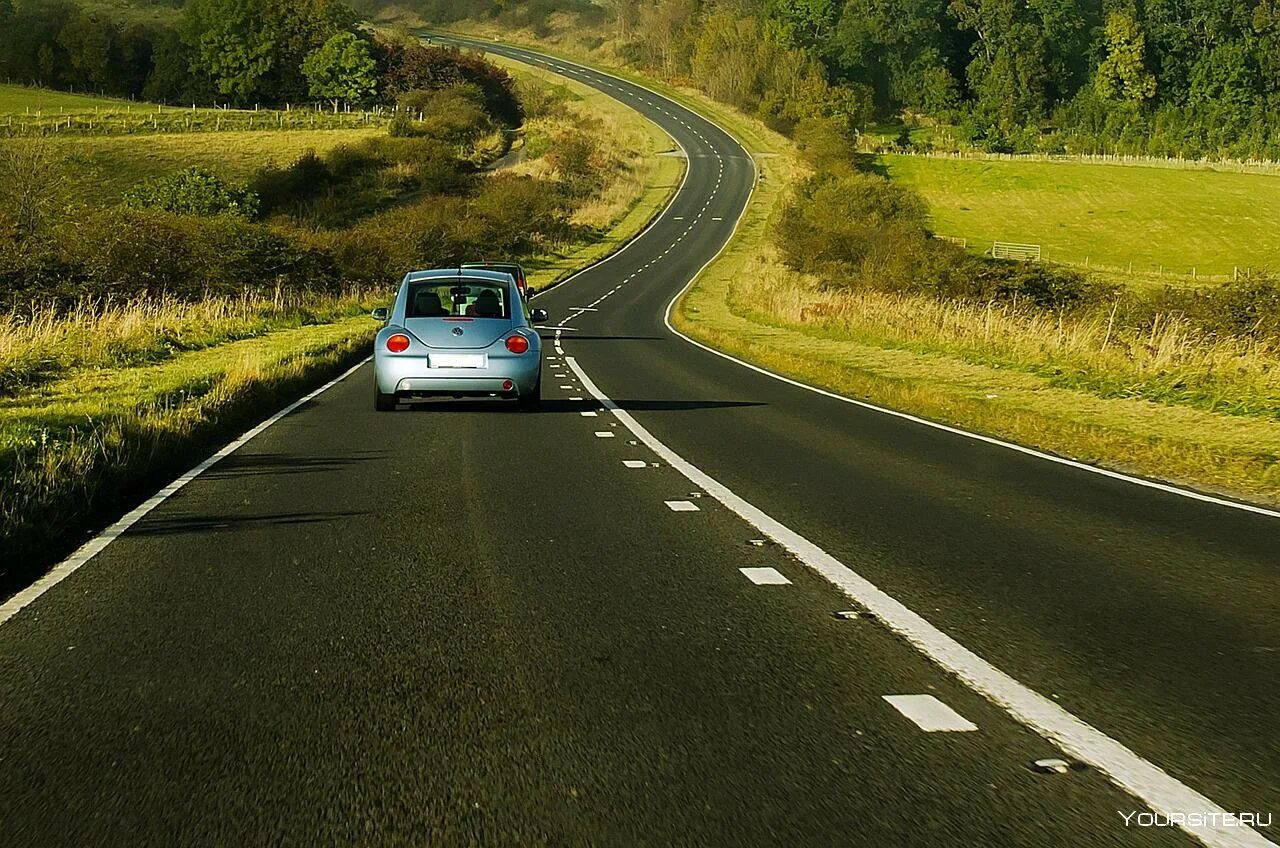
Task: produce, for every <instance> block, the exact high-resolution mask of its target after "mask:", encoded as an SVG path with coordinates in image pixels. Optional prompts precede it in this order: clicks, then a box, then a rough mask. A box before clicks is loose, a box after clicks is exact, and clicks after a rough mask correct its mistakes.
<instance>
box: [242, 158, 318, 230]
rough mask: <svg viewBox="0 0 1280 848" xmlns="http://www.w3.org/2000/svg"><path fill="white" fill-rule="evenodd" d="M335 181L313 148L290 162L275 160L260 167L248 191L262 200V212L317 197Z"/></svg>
mask: <svg viewBox="0 0 1280 848" xmlns="http://www.w3.org/2000/svg"><path fill="white" fill-rule="evenodd" d="M332 181H333V174H332V173H331V172H330V171H329V168H328V166H327V165H325V163H324V161H323V160H321V159H320V157H319V156H317V155H316V152H315V151H314V150H308V151H307V152H306V153H304V154H302V155H301V156H300V157H298V159H297V160H296V161H294V162H293V164H291V165H286V166H285V167H283V168H281V167H279V166H277V165H275V164H274V163H272V164H268V165H266V166H264V167H262V168H260V169H259V170H258V172H257V173H256V174H254V175H253V178H252V179H250V181H249V190H250V191H252V192H253V193H254V194H256V195H257V196H258V198H259V200H260V202H261V207H262V212H263V214H268V215H269V214H271V213H272V212H274V211H276V210H277V209H280V208H282V207H285V206H288V205H290V204H294V203H298V202H300V201H304V200H307V199H309V198H311V197H314V196H315V195H316V194H318V193H319V192H320V191H321V190H322V189H324V188H326V187H328V186H329V185H330V184H331V182H332Z"/></svg>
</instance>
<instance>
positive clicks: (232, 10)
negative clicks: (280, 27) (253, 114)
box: [183, 0, 275, 101]
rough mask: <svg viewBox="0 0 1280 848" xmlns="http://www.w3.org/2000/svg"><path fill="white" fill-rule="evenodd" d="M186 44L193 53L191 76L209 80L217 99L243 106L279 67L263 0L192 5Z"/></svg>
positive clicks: (201, 0)
mask: <svg viewBox="0 0 1280 848" xmlns="http://www.w3.org/2000/svg"><path fill="white" fill-rule="evenodd" d="M183 39H184V41H186V43H187V44H188V45H190V46H191V48H192V50H193V55H192V57H191V70H192V71H193V72H194V73H203V74H207V75H208V76H209V77H210V78H211V79H212V80H213V83H214V85H215V86H216V88H217V90H218V92H219V93H221V94H225V95H228V96H231V97H234V98H236V99H238V100H241V101H247V100H249V99H250V98H252V97H253V95H254V94H256V93H258V92H259V91H261V89H262V80H263V78H264V77H265V76H266V75H267V73H268V72H269V71H270V70H271V68H272V66H273V64H274V62H275V35H274V33H272V32H271V31H270V30H269V29H268V27H267V25H266V20H265V16H264V14H263V3H262V0H192V2H190V3H188V4H187V6H186V10H185V13H184V18H183Z"/></svg>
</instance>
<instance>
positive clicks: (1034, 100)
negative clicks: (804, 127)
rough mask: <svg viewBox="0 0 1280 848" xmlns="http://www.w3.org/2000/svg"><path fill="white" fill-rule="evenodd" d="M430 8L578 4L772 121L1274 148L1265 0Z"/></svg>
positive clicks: (1279, 98)
mask: <svg viewBox="0 0 1280 848" xmlns="http://www.w3.org/2000/svg"><path fill="white" fill-rule="evenodd" d="M419 8H420V10H421V14H422V15H423V16H424V17H425V18H426V19H427V20H431V21H437V22H443V23H447V22H448V21H449V20H452V19H458V18H461V17H465V16H472V17H479V18H483V17H493V18H499V19H505V21H506V22H507V23H512V24H515V25H519V26H528V27H533V28H535V29H536V27H537V26H538V25H539V24H540V23H542V22H545V21H547V20H549V19H550V18H551V16H552V15H553V14H555V13H556V12H570V13H574V14H577V15H579V16H580V18H581V19H582V23H583V25H586V26H594V27H596V28H597V29H598V30H599V31H600V32H601V33H602V38H608V39H611V40H616V41H617V42H618V47H617V50H618V52H619V53H620V54H621V56H622V57H623V58H625V59H627V60H629V61H631V62H633V63H635V64H638V65H641V66H645V67H648V68H651V69H654V70H657V71H660V72H662V73H663V74H665V75H667V76H671V77H685V78H688V79H690V80H692V81H694V82H696V83H697V84H698V85H699V87H702V88H704V89H705V90H707V91H708V93H710V94H712V95H713V96H715V97H717V98H718V99H721V100H724V101H726V102H729V103H731V104H732V105H734V106H737V107H739V108H741V109H744V110H745V111H748V112H753V113H755V114H758V115H759V116H760V117H762V118H764V119H765V120H766V121H768V122H769V123H770V124H771V125H773V126H774V127H775V128H777V129H781V130H784V131H786V130H789V129H790V128H792V127H794V126H795V124H796V123H797V122H799V121H800V120H802V119H803V118H804V117H806V116H812V115H814V114H820V115H827V116H834V117H836V118H838V119H839V120H841V121H843V122H846V123H848V124H849V125H850V127H851V128H852V129H855V130H865V129H867V128H868V127H872V126H874V125H875V124H876V123H879V122H890V123H893V124H895V125H896V124H897V123H898V122H900V121H905V123H906V124H907V126H908V127H911V126H913V125H914V126H926V127H928V126H934V127H941V128H943V130H942V131H940V132H934V133H929V134H928V135H927V136H925V138H926V139H927V140H925V141H920V140H918V139H917V137H916V136H908V134H907V133H905V132H904V133H903V135H902V137H901V140H900V142H899V144H900V145H901V146H910V145H913V144H915V145H919V144H927V145H936V146H941V147H953V148H963V147H973V148H976V149H979V150H985V151H991V152H1012V153H1033V152H1038V153H1109V154H1131V155H1150V156H1176V157H1189V158H1198V157H1209V158H1227V157H1230V158H1268V159H1276V158H1280V120H1277V118H1278V117H1280V3H1277V2H1276V0H1115V1H1114V2H1102V0H892V1H891V0H656V2H649V0H644V2H641V0H602V2H601V3H600V4H598V5H597V4H590V3H585V2H582V0H535V2H530V3H511V2H485V0H463V2H443V0H426V2H424V3H421V4H420V6H419Z"/></svg>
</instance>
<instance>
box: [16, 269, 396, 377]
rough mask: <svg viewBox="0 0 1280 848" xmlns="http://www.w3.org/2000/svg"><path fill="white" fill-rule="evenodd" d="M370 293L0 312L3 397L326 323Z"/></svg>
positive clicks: (354, 310) (361, 304)
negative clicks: (84, 372)
mask: <svg viewBox="0 0 1280 848" xmlns="http://www.w3.org/2000/svg"><path fill="white" fill-rule="evenodd" d="M372 295H373V292H369V291H366V290H362V289H353V290H350V291H348V292H346V293H344V294H341V295H316V294H305V295H304V294H300V293H296V292H283V291H280V290H276V291H275V292H274V293H272V294H262V293H246V294H243V295H241V296H239V297H218V298H209V299H206V300H201V301H196V302H188V301H182V300H178V299H176V298H170V297H161V298H140V299H137V300H130V301H125V302H120V303H110V302H107V303H102V302H97V301H84V302H81V303H80V304H79V305H78V306H77V307H75V308H73V309H70V310H66V309H58V308H56V307H54V306H46V307H40V308H37V309H36V310H35V311H34V312H31V313H16V312H15V313H9V314H7V315H0V396H4V395H11V394H14V393H16V392H20V391H23V390H28V389H31V388H34V387H36V386H39V385H41V384H44V383H47V382H49V381H51V380H53V379H56V378H57V377H59V376H62V375H65V374H67V373H68V372H70V371H73V370H75V369H80V368H124V367H135V366H138V365H143V364H147V363H153V362H159V361H162V360H165V359H169V358H171V357H173V356H175V355H178V354H181V353H182V352H184V351H192V350H201V349H204V348H208V347H212V346H214V345H218V344H224V343H226V342H230V341H236V340H239V339H247V338H254V337H257V336H261V335H264V334H266V333H269V332H272V331H274V330H281V329H287V328H292V327H300V326H303V325H306V324H325V323H330V322H332V321H334V320H335V319H337V318H340V317H344V316H350V315H355V314H359V313H362V312H364V311H365V310H366V308H368V307H369V304H370V303H371V302H372Z"/></svg>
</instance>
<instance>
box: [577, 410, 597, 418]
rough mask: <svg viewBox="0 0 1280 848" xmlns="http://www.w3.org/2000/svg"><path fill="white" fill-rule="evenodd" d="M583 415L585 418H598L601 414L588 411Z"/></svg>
mask: <svg viewBox="0 0 1280 848" xmlns="http://www.w3.org/2000/svg"><path fill="white" fill-rule="evenodd" d="M581 415H582V417H583V418H598V417H599V415H600V413H598V412H592V411H590V410H587V411H585V412H582V413H581Z"/></svg>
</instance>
